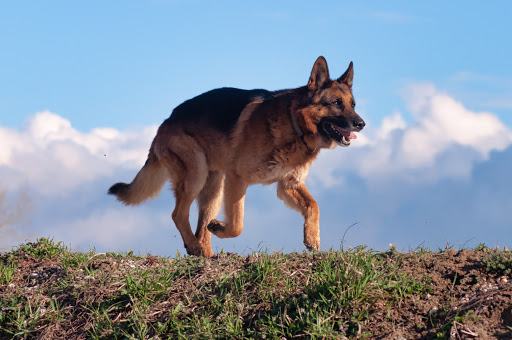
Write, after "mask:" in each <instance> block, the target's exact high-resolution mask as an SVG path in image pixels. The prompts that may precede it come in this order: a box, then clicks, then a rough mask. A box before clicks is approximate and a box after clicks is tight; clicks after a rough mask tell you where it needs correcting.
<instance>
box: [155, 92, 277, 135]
mask: <svg viewBox="0 0 512 340" xmlns="http://www.w3.org/2000/svg"><path fill="white" fill-rule="evenodd" d="M273 93H274V92H272V91H268V90H263V89H254V90H243V89H237V88H232V87H222V88H218V89H215V90H211V91H208V92H205V93H203V94H200V95H198V96H196V97H194V98H192V99H189V100H187V101H185V102H183V103H182V104H180V105H178V106H177V107H176V108H175V109H174V110H173V111H172V113H171V116H170V117H169V118H168V119H167V120H166V121H165V122H164V124H180V125H182V126H186V125H189V124H190V125H194V127H197V126H198V125H200V126H205V127H207V128H214V129H216V130H217V131H219V132H222V133H223V134H229V133H230V132H231V131H232V130H233V128H234V126H235V124H236V122H237V120H238V117H239V116H240V113H241V112H242V110H243V108H244V107H245V106H246V105H247V104H249V103H250V102H251V101H253V100H254V99H256V98H263V99H266V98H269V97H271V96H272V95H273Z"/></svg>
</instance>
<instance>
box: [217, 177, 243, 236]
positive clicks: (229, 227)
mask: <svg viewBox="0 0 512 340" xmlns="http://www.w3.org/2000/svg"><path fill="white" fill-rule="evenodd" d="M247 186H248V184H247V182H245V181H244V180H243V179H241V178H240V177H239V176H237V175H235V174H227V175H226V180H225V184H224V210H225V215H226V220H225V221H224V222H221V221H217V220H213V221H211V222H210V223H209V224H208V230H210V231H211V232H212V233H214V234H215V236H217V237H220V238H227V237H237V236H238V235H240V234H241V233H242V230H243V229H244V200H245V192H246V190H247Z"/></svg>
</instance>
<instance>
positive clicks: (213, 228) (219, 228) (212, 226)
mask: <svg viewBox="0 0 512 340" xmlns="http://www.w3.org/2000/svg"><path fill="white" fill-rule="evenodd" d="M206 228H207V229H208V230H209V231H210V232H211V233H213V234H215V235H218V234H219V233H222V232H223V231H224V230H225V229H226V226H225V224H224V222H221V221H218V220H212V221H211V222H210V223H208V226H207V227H206Z"/></svg>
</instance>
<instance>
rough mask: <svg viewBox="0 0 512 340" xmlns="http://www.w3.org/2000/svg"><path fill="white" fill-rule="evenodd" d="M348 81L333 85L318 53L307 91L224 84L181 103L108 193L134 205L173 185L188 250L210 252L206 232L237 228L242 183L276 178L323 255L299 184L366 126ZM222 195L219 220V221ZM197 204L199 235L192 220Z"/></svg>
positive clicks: (176, 216)
mask: <svg viewBox="0 0 512 340" xmlns="http://www.w3.org/2000/svg"><path fill="white" fill-rule="evenodd" d="M352 79H353V66H352V63H350V65H349V67H348V69H347V70H346V71H345V73H344V74H343V75H342V76H341V77H340V78H338V79H336V80H331V79H330V77H329V71H328V67H327V62H326V60H325V59H324V58H323V57H319V58H318V59H317V60H316V62H315V64H314V66H313V69H312V71H311V76H310V78H309V81H308V84H307V85H306V86H303V87H299V88H296V89H291V90H281V91H267V90H241V89H235V88H221V89H216V90H212V91H209V92H206V93H203V94H201V95H199V96H197V97H195V98H192V99H190V100H187V101H185V102H184V103H182V104H181V105H179V106H178V107H176V108H175V109H174V110H173V112H172V114H171V116H170V117H169V118H168V119H167V120H165V121H164V122H163V124H162V125H161V126H160V127H159V129H158V133H157V135H156V137H155V139H154V140H153V143H152V145H151V148H150V150H149V155H148V159H147V161H146V164H145V165H144V166H143V167H142V169H141V170H140V171H139V173H138V174H137V176H136V177H135V179H134V180H133V181H132V182H131V183H130V184H125V183H117V184H115V185H113V186H112V187H111V188H110V190H109V193H110V194H114V195H116V196H117V198H118V199H119V200H120V201H122V202H123V203H125V204H138V203H141V202H142V201H144V200H145V199H147V198H149V197H152V196H155V195H157V194H158V192H159V191H160V188H161V187H162V185H163V184H164V183H165V182H166V181H168V180H169V181H171V183H172V185H173V189H174V193H175V196H176V206H175V208H174V211H173V213H172V219H173V220H174V223H175V224H176V227H177V228H178V230H179V232H180V234H181V236H182V238H183V242H184V244H185V248H186V249H187V252H188V253H189V254H193V255H204V256H212V255H213V251H212V247H211V233H213V234H215V235H216V236H218V237H220V238H226V237H236V236H238V235H240V233H241V232H242V230H243V219H244V198H245V192H246V189H247V187H248V186H249V185H251V184H255V183H264V184H270V183H274V182H276V183H277V195H278V197H279V198H280V199H282V200H283V201H284V202H285V203H286V204H287V205H288V206H290V207H291V208H293V209H295V210H298V211H299V212H300V213H301V214H302V215H303V216H304V220H305V221H304V244H305V245H306V247H307V248H308V249H315V250H316V249H319V247H320V230H319V209H318V205H317V203H316V201H315V200H314V199H313V197H312V196H311V194H310V193H309V191H308V189H307V188H306V185H305V182H304V181H305V178H306V175H307V173H308V170H309V167H310V165H311V163H312V162H313V160H314V159H315V158H316V156H317V155H318V153H319V151H320V149H322V148H333V147H335V146H336V144H339V145H342V146H348V144H350V136H353V133H352V134H351V132H352V131H360V130H361V129H362V128H363V127H364V121H363V120H362V119H361V118H360V117H359V115H358V114H357V113H356V112H355V111H354V106H355V102H354V98H353V96H352ZM222 197H223V203H224V209H225V220H224V221H217V220H215V217H216V215H217V213H218V211H219V208H220V205H221V200H222ZM194 200H197V203H198V207H199V218H198V223H197V229H196V232H195V234H194V233H193V232H192V228H191V226H190V222H189V210H190V206H191V205H192V203H193V201H194ZM210 232H211V233H210Z"/></svg>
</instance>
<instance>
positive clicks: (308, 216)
mask: <svg viewBox="0 0 512 340" xmlns="http://www.w3.org/2000/svg"><path fill="white" fill-rule="evenodd" d="M277 196H278V197H279V198H280V199H282V200H283V201H284V202H285V203H286V204H287V205H288V206H289V207H290V208H292V209H295V210H297V211H299V212H300V213H301V214H302V216H304V245H305V246H306V247H307V248H308V249H309V250H318V249H320V211H319V209H318V204H317V203H316V201H315V199H314V198H313V196H311V194H310V193H309V191H308V189H307V188H306V185H305V184H304V183H293V182H290V181H286V180H283V181H280V182H279V183H278V184H277Z"/></svg>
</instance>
